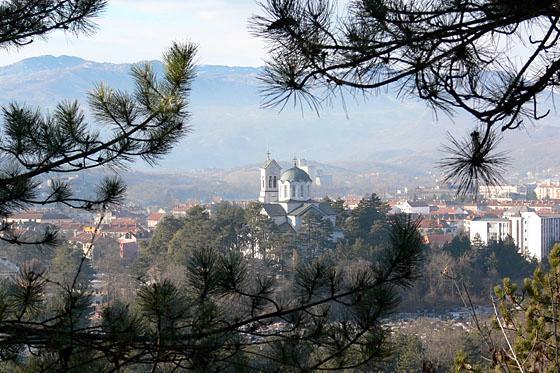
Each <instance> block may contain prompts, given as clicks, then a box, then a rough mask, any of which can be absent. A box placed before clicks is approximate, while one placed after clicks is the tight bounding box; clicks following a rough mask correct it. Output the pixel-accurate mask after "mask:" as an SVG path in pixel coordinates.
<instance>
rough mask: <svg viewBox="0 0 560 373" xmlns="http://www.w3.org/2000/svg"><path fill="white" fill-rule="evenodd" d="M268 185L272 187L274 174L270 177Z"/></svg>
mask: <svg viewBox="0 0 560 373" xmlns="http://www.w3.org/2000/svg"><path fill="white" fill-rule="evenodd" d="M268 187H269V188H272V176H269V177H268Z"/></svg>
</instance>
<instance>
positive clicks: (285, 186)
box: [284, 185, 288, 198]
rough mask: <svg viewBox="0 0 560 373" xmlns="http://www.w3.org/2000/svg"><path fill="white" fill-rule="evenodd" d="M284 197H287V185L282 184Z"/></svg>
mask: <svg viewBox="0 0 560 373" xmlns="http://www.w3.org/2000/svg"><path fill="white" fill-rule="evenodd" d="M284 197H285V198H288V186H287V185H284Z"/></svg>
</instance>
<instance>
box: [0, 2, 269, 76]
mask: <svg viewBox="0 0 560 373" xmlns="http://www.w3.org/2000/svg"><path fill="white" fill-rule="evenodd" d="M258 11H259V7H258V5H257V4H256V1H254V0H109V6H108V8H107V10H106V11H105V13H104V14H103V15H102V16H101V17H100V18H98V20H97V23H98V25H99V30H98V31H97V32H96V33H95V34H93V35H91V36H81V37H79V38H76V37H74V36H72V35H69V34H65V33H63V32H56V33H54V34H52V35H51V36H50V37H49V39H48V40H47V41H42V40H37V41H35V42H34V43H32V44H31V45H28V46H26V47H24V48H22V49H19V50H14V49H11V50H8V51H0V65H2V66H3V65H7V64H10V63H13V62H16V61H19V60H21V59H24V58H28V57H33V56H40V55H44V54H52V55H61V54H66V55H73V56H78V57H82V58H86V59H90V60H93V61H99V62H136V61H138V60H152V59H159V58H160V56H161V53H162V51H163V50H164V49H165V48H166V47H167V46H168V45H169V44H170V41H172V40H185V39H188V40H192V41H195V42H197V43H198V44H199V46H200V50H199V62H200V63H202V64H222V65H238V66H260V65H262V64H263V57H264V55H265V53H264V48H263V46H264V44H263V42H262V41H261V40H259V39H256V38H254V37H253V36H251V35H250V34H249V32H248V29H247V21H248V18H249V17H250V16H251V15H253V14H255V13H257V12H258Z"/></svg>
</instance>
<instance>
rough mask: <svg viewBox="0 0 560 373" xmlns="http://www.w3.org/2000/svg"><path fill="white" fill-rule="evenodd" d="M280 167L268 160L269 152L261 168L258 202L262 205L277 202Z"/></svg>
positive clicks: (273, 161)
mask: <svg viewBox="0 0 560 373" xmlns="http://www.w3.org/2000/svg"><path fill="white" fill-rule="evenodd" d="M281 171H282V167H280V165H279V164H278V163H277V162H276V161H275V160H274V159H271V158H270V152H268V153H267V154H266V162H264V164H263V165H262V166H261V180H260V182H261V193H260V194H259V201H260V202H262V203H277V202H278V182H279V181H280V172H281Z"/></svg>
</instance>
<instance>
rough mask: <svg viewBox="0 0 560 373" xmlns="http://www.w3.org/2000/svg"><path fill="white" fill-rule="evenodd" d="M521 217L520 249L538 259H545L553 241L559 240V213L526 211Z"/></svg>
mask: <svg viewBox="0 0 560 373" xmlns="http://www.w3.org/2000/svg"><path fill="white" fill-rule="evenodd" d="M521 217H522V226H523V230H522V236H521V239H522V241H521V242H522V243H523V244H522V246H521V247H520V249H521V250H522V252H523V253H524V254H526V255H528V256H531V257H535V258H537V259H538V260H542V259H546V257H548V254H549V253H550V249H551V248H552V246H553V245H554V243H556V242H560V214H544V213H538V212H535V211H528V212H523V213H521ZM518 246H519V245H518Z"/></svg>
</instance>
